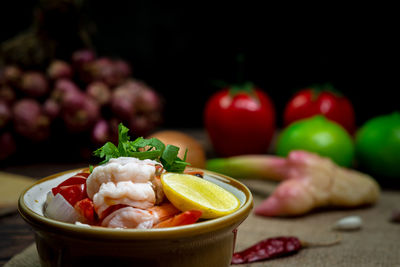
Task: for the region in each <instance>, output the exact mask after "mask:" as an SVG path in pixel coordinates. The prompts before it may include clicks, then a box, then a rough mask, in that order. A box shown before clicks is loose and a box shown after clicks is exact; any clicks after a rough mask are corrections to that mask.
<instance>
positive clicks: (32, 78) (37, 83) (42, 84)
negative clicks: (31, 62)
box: [21, 71, 49, 97]
mask: <svg viewBox="0 0 400 267" xmlns="http://www.w3.org/2000/svg"><path fill="white" fill-rule="evenodd" d="M48 89H49V86H48V83H47V80H46V77H44V75H43V74H42V73H40V72H37V71H28V72H26V73H24V74H23V75H22V80H21V90H22V91H23V92H24V93H26V94H27V95H28V96H32V97H40V96H43V95H45V94H46V93H47V92H48Z"/></svg>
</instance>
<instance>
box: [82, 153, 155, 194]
mask: <svg viewBox="0 0 400 267" xmlns="http://www.w3.org/2000/svg"><path fill="white" fill-rule="evenodd" d="M156 165H160V163H159V162H156V161H153V160H148V159H145V160H139V159H137V158H132V157H119V158H114V159H110V161H109V162H108V163H107V164H104V165H101V166H98V167H96V168H94V170H93V172H92V173H91V174H90V175H89V177H88V179H87V181H86V185H87V194H88V196H89V198H91V199H93V196H94V195H95V194H96V193H97V192H98V191H99V189H100V186H101V185H102V184H103V183H107V182H113V183H118V182H122V181H131V182H134V183H146V182H152V181H153V180H154V178H155V174H156Z"/></svg>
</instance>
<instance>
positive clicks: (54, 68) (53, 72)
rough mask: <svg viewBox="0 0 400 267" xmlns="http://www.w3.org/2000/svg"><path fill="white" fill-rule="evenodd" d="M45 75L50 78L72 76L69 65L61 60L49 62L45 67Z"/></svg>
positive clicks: (67, 77)
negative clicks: (46, 67)
mask: <svg viewBox="0 0 400 267" xmlns="http://www.w3.org/2000/svg"><path fill="white" fill-rule="evenodd" d="M47 76H49V78H50V79H52V80H58V79H63V78H65V79H71V78H72V68H71V66H70V65H69V64H68V63H67V62H65V61H62V60H54V61H53V62H51V63H50V66H49V67H48V69H47Z"/></svg>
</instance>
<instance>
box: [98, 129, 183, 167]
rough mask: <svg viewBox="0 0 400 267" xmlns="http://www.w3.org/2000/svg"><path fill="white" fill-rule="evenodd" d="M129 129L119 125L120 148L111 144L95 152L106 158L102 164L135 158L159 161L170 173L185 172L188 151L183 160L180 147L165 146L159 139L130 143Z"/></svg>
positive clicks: (138, 140)
mask: <svg viewBox="0 0 400 267" xmlns="http://www.w3.org/2000/svg"><path fill="white" fill-rule="evenodd" d="M128 132H129V129H128V128H126V127H125V126H124V125H123V124H122V123H120V124H119V125H118V147H117V146H115V145H114V144H113V143H111V142H107V143H106V144H105V145H104V146H102V147H100V148H99V149H97V150H95V151H94V152H93V154H94V155H95V156H97V157H100V158H105V159H104V160H103V161H102V162H101V163H100V164H104V163H107V162H108V161H109V160H110V159H111V158H118V157H135V158H138V159H141V160H143V159H151V160H156V161H159V162H160V163H161V164H162V165H163V166H164V169H165V170H167V171H169V172H178V173H181V172H183V171H184V170H185V167H186V166H187V165H190V164H189V163H188V162H186V155H187V149H186V151H185V156H184V158H183V159H180V158H179V157H178V152H179V147H177V146H174V145H167V146H165V145H164V143H163V142H161V141H160V140H159V139H157V138H150V139H145V138H143V137H139V138H137V139H136V140H134V141H130V137H129V136H128Z"/></svg>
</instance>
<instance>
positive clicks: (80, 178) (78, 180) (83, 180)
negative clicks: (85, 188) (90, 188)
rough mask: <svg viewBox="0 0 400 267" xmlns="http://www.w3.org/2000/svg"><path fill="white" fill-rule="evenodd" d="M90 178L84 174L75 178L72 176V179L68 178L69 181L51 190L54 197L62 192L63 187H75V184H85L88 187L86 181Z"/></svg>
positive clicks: (76, 175)
mask: <svg viewBox="0 0 400 267" xmlns="http://www.w3.org/2000/svg"><path fill="white" fill-rule="evenodd" d="M88 176H89V174H88V173H84V172H81V173H78V174H75V175H74V176H72V177H71V178H68V179H67V180H65V181H64V182H62V183H61V184H59V185H58V186H56V187H54V188H52V189H51V190H52V192H53V195H57V194H58V193H59V192H60V191H61V187H62V186H66V185H75V184H85V185H86V179H87V177H88Z"/></svg>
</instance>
